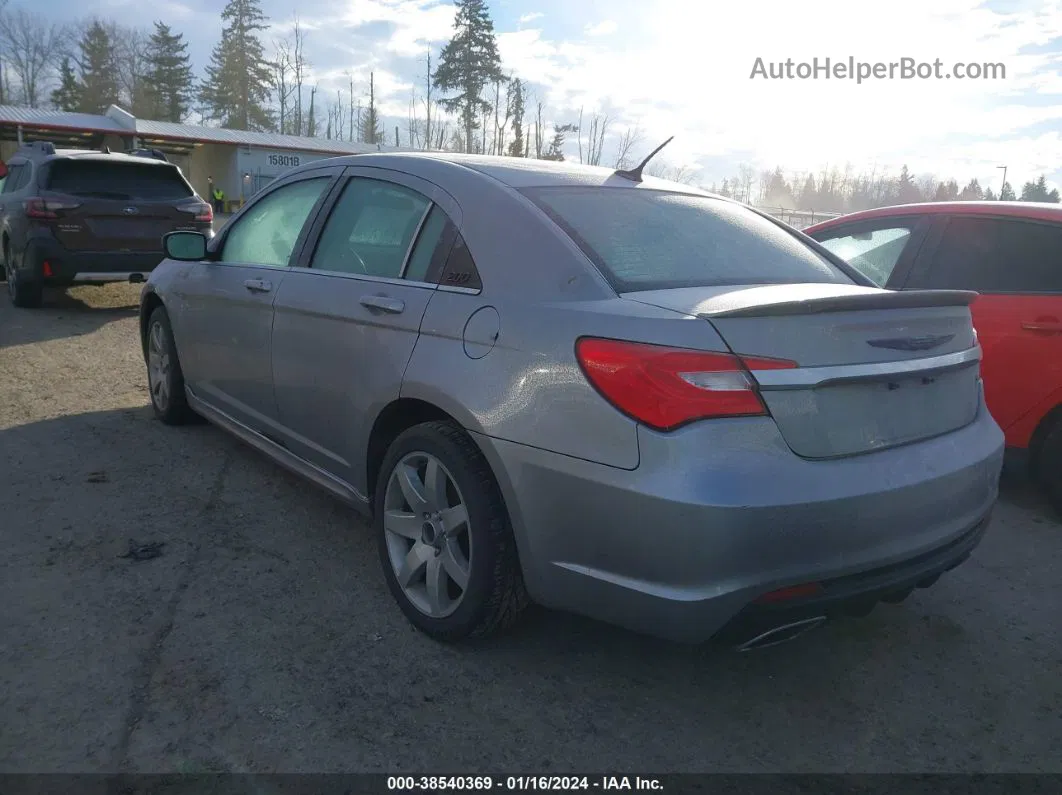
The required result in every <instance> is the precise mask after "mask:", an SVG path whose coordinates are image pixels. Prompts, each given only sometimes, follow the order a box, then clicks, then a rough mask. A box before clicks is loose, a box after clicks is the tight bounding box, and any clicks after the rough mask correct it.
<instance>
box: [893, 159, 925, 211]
mask: <svg viewBox="0 0 1062 795" xmlns="http://www.w3.org/2000/svg"><path fill="white" fill-rule="evenodd" d="M921 198H922V192H921V191H920V190H918V185H916V184H915V181H914V177H912V176H911V172H910V171H908V170H907V166H904V167H903V168H901V169H900V178H899V179H898V180H897V181H896V200H897V203H899V204H912V203H914V202H917V201H919V200H921Z"/></svg>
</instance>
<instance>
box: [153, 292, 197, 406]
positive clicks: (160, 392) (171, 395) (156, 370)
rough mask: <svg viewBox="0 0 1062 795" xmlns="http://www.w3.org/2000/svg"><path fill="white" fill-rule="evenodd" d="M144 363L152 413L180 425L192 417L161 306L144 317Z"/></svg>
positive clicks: (171, 334)
mask: <svg viewBox="0 0 1062 795" xmlns="http://www.w3.org/2000/svg"><path fill="white" fill-rule="evenodd" d="M144 362H145V364H146V365H147V370H148V392H149V393H150V395H151V408H152V409H154V411H155V416H156V417H158V418H159V419H160V420H162V422H164V423H166V424H167V425H184V424H185V423H187V422H189V421H190V420H192V419H193V418H194V416H195V415H194V414H193V412H192V409H191V408H189V406H188V396H187V395H186V394H185V392H184V373H183V372H182V370H181V361H180V359H179V358H177V345H176V343H175V342H174V340H173V328H172V327H171V326H170V316H169V314H168V313H167V312H166V308H165V307H162V306H160V307H157V308H156V309H155V311H153V312H152V313H151V317H149V318H148V325H147V335H146V336H145V338H144Z"/></svg>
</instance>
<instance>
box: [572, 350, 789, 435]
mask: <svg viewBox="0 0 1062 795" xmlns="http://www.w3.org/2000/svg"><path fill="white" fill-rule="evenodd" d="M575 355H576V358H577V359H578V360H579V364H580V366H581V367H582V369H583V372H584V373H585V374H586V377H587V378H588V379H589V380H590V383H591V384H593V385H594V386H595V387H597V390H598V391H599V392H600V393H601V394H602V395H603V396H604V398H605V399H606V400H608V402H609V403H611V404H612V405H613V406H615V407H616V408H617V409H619V410H620V411H622V412H623V413H624V414H626V415H627V416H629V417H631V418H632V419H635V420H637V421H638V422H641V423H644V424H645V425H648V426H649V427H650V428H654V429H656V430H659V431H669V430H673V429H675V428H677V427H679V426H680V425H685V424H686V423H689V422H693V421H695V420H704V419H711V418H717V417H756V416H763V415H766V414H767V407H766V406H765V405H764V403H763V400H761V399H760V395H759V392H758V390H757V388H756V382H755V380H754V379H753V378H752V375H751V374H750V373H749V370H777V369H783V368H790V367H796V366H797V365H796V362H790V361H787V360H784V359H764V358H754V357H749V356H734V355H732V354H729V353H711V352H705V351H695V350H688V349H686V348H670V347H666V346H662V345H647V344H644V343H638V342H624V341H621V340H610V339H599V338H596V337H583V338H582V339H580V340H579V341H578V342H577V343H576V344H575Z"/></svg>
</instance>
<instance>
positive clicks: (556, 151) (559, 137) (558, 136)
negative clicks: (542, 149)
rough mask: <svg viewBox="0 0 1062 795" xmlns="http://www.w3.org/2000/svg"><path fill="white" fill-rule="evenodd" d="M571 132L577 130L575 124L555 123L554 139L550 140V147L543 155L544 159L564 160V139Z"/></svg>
mask: <svg viewBox="0 0 1062 795" xmlns="http://www.w3.org/2000/svg"><path fill="white" fill-rule="evenodd" d="M570 132H575V125H574V124H560V125H557V124H554V125H553V140H552V141H550V142H549V149H548V150H546V153H545V154H544V155H542V159H543V160H564V141H565V139H566V138H567V136H568V133H570Z"/></svg>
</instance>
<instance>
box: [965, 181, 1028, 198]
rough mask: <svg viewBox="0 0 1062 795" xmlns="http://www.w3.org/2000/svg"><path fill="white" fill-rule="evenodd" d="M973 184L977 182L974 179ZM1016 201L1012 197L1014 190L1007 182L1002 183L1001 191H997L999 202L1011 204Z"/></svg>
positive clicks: (1013, 196)
mask: <svg viewBox="0 0 1062 795" xmlns="http://www.w3.org/2000/svg"><path fill="white" fill-rule="evenodd" d="M974 182H977V180H976V179H975V180H974ZM1016 199H1017V196H1015V195H1014V188H1012V187H1011V186H1010V183H1009V182H1004V183H1003V187H1002V189H1001V190H1000V191H999V200H1000V201H1001V202H1012V201H1014V200H1016Z"/></svg>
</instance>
